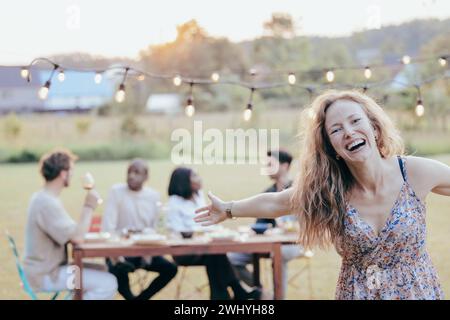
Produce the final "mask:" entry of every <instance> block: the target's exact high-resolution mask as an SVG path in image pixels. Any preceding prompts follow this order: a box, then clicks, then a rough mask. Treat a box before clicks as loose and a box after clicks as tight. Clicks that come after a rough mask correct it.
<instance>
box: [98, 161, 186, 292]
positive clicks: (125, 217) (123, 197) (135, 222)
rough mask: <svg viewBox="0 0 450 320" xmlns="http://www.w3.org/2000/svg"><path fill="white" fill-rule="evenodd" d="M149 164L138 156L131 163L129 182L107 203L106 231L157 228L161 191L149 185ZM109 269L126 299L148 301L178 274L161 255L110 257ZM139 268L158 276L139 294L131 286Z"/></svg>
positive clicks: (118, 187)
mask: <svg viewBox="0 0 450 320" xmlns="http://www.w3.org/2000/svg"><path fill="white" fill-rule="evenodd" d="M148 171H149V170H148V166H147V163H146V162H145V161H144V160H142V159H134V160H133V161H131V163H130V165H129V166H128V171H127V183H121V184H116V185H114V186H113V187H112V188H111V191H110V193H109V196H108V200H107V202H106V207H105V213H104V214H103V221H102V231H107V232H121V231H122V230H123V229H127V230H144V229H150V230H154V229H155V227H156V222H157V221H158V202H159V194H158V193H157V192H156V191H154V190H153V189H151V188H149V187H146V186H145V182H146V181H147V180H148V176H149V174H148ZM106 263H107V265H108V269H109V271H110V272H111V273H112V274H114V275H115V276H116V277H117V281H118V283H119V293H120V294H121V295H122V296H123V297H124V298H125V299H126V300H148V299H150V298H151V297H152V296H153V295H154V294H156V293H157V292H159V291H160V290H161V289H162V288H164V287H165V286H166V285H167V284H168V283H169V282H170V281H171V280H172V279H173V278H174V277H175V275H176V274H177V266H176V265H175V264H174V263H173V262H171V261H169V260H167V259H165V258H164V257H161V256H154V257H120V258H118V259H113V258H108V259H106ZM137 269H144V270H147V271H153V272H157V273H158V276H157V277H156V278H155V279H154V280H153V281H152V282H151V283H150V284H149V285H148V287H147V288H146V289H144V290H143V291H142V292H141V293H140V294H139V295H137V296H134V294H133V293H132V292H131V289H130V282H129V278H128V273H130V272H133V271H135V270H137Z"/></svg>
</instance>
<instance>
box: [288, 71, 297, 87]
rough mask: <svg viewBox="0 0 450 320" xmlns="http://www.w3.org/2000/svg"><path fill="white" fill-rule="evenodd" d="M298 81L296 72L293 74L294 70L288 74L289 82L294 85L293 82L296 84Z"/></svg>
mask: <svg viewBox="0 0 450 320" xmlns="http://www.w3.org/2000/svg"><path fill="white" fill-rule="evenodd" d="M296 81H297V79H296V77H295V74H293V73H292V72H291V73H289V75H288V82H289V84H290V85H293V84H295V82H296Z"/></svg>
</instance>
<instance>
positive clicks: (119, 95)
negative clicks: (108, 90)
mask: <svg viewBox="0 0 450 320" xmlns="http://www.w3.org/2000/svg"><path fill="white" fill-rule="evenodd" d="M124 100H125V85H124V84H123V83H122V84H121V85H120V86H119V90H117V92H116V101H117V102H118V103H122V102H123V101H124Z"/></svg>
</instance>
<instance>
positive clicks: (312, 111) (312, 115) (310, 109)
mask: <svg viewBox="0 0 450 320" xmlns="http://www.w3.org/2000/svg"><path fill="white" fill-rule="evenodd" d="M307 115H308V118H310V119H311V120H313V119H314V118H315V117H316V113H315V112H314V110H313V108H308V112H307Z"/></svg>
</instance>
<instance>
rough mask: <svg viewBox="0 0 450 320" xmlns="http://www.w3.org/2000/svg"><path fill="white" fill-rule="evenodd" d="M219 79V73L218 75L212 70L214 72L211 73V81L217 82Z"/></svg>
mask: <svg viewBox="0 0 450 320" xmlns="http://www.w3.org/2000/svg"><path fill="white" fill-rule="evenodd" d="M219 79H220V75H219V74H218V73H217V72H214V73H213V74H212V75H211V80H212V81H214V82H217V81H219Z"/></svg>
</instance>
